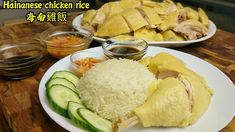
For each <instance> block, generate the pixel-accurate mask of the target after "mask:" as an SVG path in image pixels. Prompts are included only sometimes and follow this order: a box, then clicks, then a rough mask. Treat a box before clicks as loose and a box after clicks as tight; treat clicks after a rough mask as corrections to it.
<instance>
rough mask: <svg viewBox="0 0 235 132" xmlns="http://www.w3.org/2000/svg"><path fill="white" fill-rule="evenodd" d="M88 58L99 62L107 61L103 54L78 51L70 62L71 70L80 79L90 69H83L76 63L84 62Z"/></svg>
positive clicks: (71, 57)
mask: <svg viewBox="0 0 235 132" xmlns="http://www.w3.org/2000/svg"><path fill="white" fill-rule="evenodd" d="M86 58H94V59H97V60H99V62H102V61H104V60H106V57H105V56H104V55H102V54H99V53H96V52H91V51H77V52H75V53H73V54H72V55H71V56H70V62H71V67H70V68H71V70H72V71H74V72H75V74H76V75H77V76H79V77H81V76H82V75H83V74H84V73H85V72H86V71H87V70H89V69H90V68H87V67H85V68H84V67H83V66H81V65H78V64H77V63H76V61H78V60H84V59H86ZM97 63H98V62H97Z"/></svg>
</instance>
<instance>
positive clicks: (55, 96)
mask: <svg viewBox="0 0 235 132" xmlns="http://www.w3.org/2000/svg"><path fill="white" fill-rule="evenodd" d="M47 97H48V101H49V103H50V104H51V106H52V107H53V108H54V110H55V111H56V112H57V113H59V114H60V115H62V116H64V117H69V116H68V112H67V106H68V102H69V101H74V102H77V103H81V100H80V98H79V96H78V95H77V93H75V92H74V91H73V90H71V89H70V88H67V87H65V86H63V85H53V86H52V87H50V88H48V89H47Z"/></svg>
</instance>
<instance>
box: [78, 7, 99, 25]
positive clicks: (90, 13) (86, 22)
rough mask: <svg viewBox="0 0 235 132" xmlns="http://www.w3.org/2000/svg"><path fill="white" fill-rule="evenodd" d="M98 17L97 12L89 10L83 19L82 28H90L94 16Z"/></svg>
mask: <svg viewBox="0 0 235 132" xmlns="http://www.w3.org/2000/svg"><path fill="white" fill-rule="evenodd" d="M95 15H96V10H88V11H86V12H85V13H84V15H83V18H82V23H81V25H82V26H90V25H91V21H92V20H93V18H94V16H95Z"/></svg>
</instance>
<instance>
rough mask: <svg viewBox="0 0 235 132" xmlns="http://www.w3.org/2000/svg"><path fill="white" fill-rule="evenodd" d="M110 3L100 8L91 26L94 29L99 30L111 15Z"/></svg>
mask: <svg viewBox="0 0 235 132" xmlns="http://www.w3.org/2000/svg"><path fill="white" fill-rule="evenodd" d="M109 9H110V6H109V3H106V4H104V5H103V6H102V7H101V8H99V9H98V10H97V12H96V15H95V16H94V18H93V20H92V22H91V25H92V27H94V28H95V29H97V27H98V26H100V25H101V24H103V22H104V20H105V18H106V16H107V15H108V13H109Z"/></svg>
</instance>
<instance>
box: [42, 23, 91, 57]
mask: <svg viewBox="0 0 235 132" xmlns="http://www.w3.org/2000/svg"><path fill="white" fill-rule="evenodd" d="M92 37H93V33H92V32H91V31H90V30H88V29H85V28H82V27H78V28H76V29H75V28H73V27H71V26H58V27H53V28H50V29H48V30H46V31H44V32H43V33H41V35H40V41H41V43H43V44H45V45H46V46H47V51H48V53H50V54H51V55H52V56H53V57H55V58H58V59H60V58H63V57H65V56H67V55H69V54H72V53H74V52H76V51H79V50H84V49H87V48H88V47H89V46H90V43H91V42H92V40H93V39H92ZM72 39H73V40H72Z"/></svg>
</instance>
